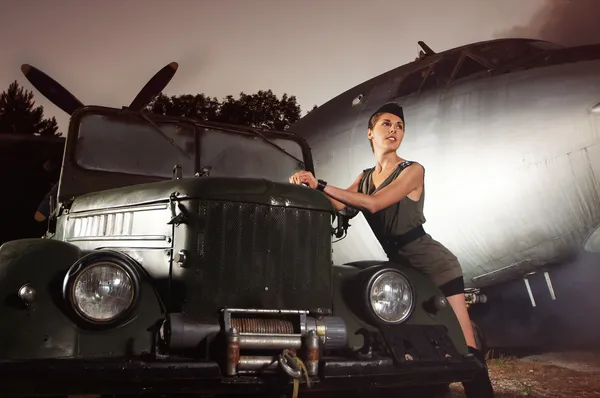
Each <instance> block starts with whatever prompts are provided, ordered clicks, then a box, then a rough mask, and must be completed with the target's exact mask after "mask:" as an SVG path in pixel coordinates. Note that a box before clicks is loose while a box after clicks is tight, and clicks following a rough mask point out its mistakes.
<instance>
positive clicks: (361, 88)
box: [289, 38, 600, 332]
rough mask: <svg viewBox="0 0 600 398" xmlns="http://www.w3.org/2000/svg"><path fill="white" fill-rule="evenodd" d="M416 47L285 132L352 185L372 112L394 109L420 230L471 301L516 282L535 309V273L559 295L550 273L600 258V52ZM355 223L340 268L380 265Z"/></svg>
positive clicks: (340, 248) (320, 168)
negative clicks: (451, 261)
mask: <svg viewBox="0 0 600 398" xmlns="http://www.w3.org/2000/svg"><path fill="white" fill-rule="evenodd" d="M418 44H419V45H420V47H421V49H422V50H421V51H420V52H419V56H418V57H417V58H416V59H415V60H414V61H413V62H410V63H407V64H405V65H401V66H399V67H397V68H394V69H392V70H389V71H387V72H385V73H383V74H381V75H379V76H376V77H373V78H371V79H369V80H367V81H364V82H362V83H359V84H357V85H356V86H354V87H352V88H350V89H348V90H346V91H344V92H342V93H341V94H339V95H337V96H335V97H333V98H331V99H330V100H328V101H327V102H325V103H324V104H322V105H321V106H319V107H318V108H316V109H315V110H313V111H311V112H309V113H308V114H307V115H305V116H304V117H302V118H301V119H300V120H299V121H298V122H296V123H295V124H294V125H292V126H291V127H290V128H289V131H290V132H293V133H296V134H298V135H301V136H302V137H304V138H305V139H306V140H307V141H308V143H309V145H310V147H311V149H312V153H313V159H314V163H315V173H316V178H320V179H324V180H326V181H328V184H331V185H333V186H336V187H339V188H346V187H348V186H350V185H351V184H352V182H353V181H354V180H355V179H356V178H357V177H358V175H359V174H360V173H361V172H362V170H364V169H367V168H370V167H372V166H374V165H375V159H374V157H373V153H372V151H371V148H370V146H369V143H368V140H367V122H368V118H369V116H370V115H371V114H372V113H373V112H374V111H375V110H376V109H377V108H378V107H379V106H381V105H383V104H384V103H387V102H397V103H399V104H401V105H402V107H403V108H404V115H405V118H406V127H405V130H406V131H405V136H404V139H403V142H402V144H401V147H400V149H399V151H398V154H399V155H400V156H401V157H403V158H405V159H409V160H416V161H418V162H419V163H421V164H422V165H423V166H424V168H425V209H424V211H425V217H426V219H427V222H426V223H425V225H424V227H425V230H426V232H428V233H430V234H431V235H432V237H433V238H434V239H436V240H438V241H440V242H441V243H443V244H444V245H445V246H446V247H448V248H449V249H450V250H451V251H452V252H453V253H454V254H455V255H456V256H457V257H458V259H459V261H460V263H461V265H462V267H463V272H464V279H465V286H466V292H467V300H468V302H469V304H474V303H477V302H479V303H484V302H486V300H487V302H488V305H490V306H492V307H493V304H492V303H490V300H491V297H490V295H489V294H485V291H486V288H487V289H488V291H491V290H490V289H491V288H492V287H494V286H499V285H502V284H504V285H506V284H508V283H513V284H514V283H517V284H518V286H519V287H520V288H522V289H523V291H527V296H528V297H529V300H528V301H530V303H531V304H530V308H533V307H535V306H536V305H537V306H538V307H541V304H540V300H541V299H540V298H537V303H536V297H534V295H533V292H532V286H531V284H530V283H529V282H530V279H531V278H533V275H538V276H539V275H543V277H544V279H545V285H546V286H545V288H546V289H547V291H546V293H543V292H542V293H541V294H544V295H546V296H547V295H549V296H550V297H551V300H555V299H556V297H555V293H556V292H555V290H554V289H555V287H556V286H555V284H556V282H555V283H554V284H553V280H552V279H553V278H551V277H550V274H551V272H550V271H549V270H550V268H551V266H552V265H557V264H564V263H567V262H569V261H571V259H572V258H574V256H577V253H580V252H581V251H584V252H590V253H598V252H600V200H599V199H600V145H599V137H600V44H598V45H588V46H579V47H563V46H560V45H558V44H555V43H551V42H547V41H541V40H535V39H527V38H506V39H496V40H488V41H481V42H475V43H471V44H467V45H464V46H460V47H456V48H452V49H449V50H446V51H442V52H437V53H436V52H435V51H433V50H432V49H431V48H430V47H429V46H428V45H426V44H425V43H424V42H422V41H420V42H418ZM350 224H351V226H350V228H349V229H348V232H347V235H346V236H344V237H343V238H342V239H341V240H339V241H337V242H335V243H334V246H333V247H334V252H333V255H334V262H335V263H336V264H346V263H351V262H356V261H364V260H367V259H368V260H380V259H386V258H387V257H386V255H385V253H384V251H383V250H382V248H381V245H380V244H379V243H378V241H377V240H376V238H375V236H374V235H373V233H372V231H371V229H370V227H369V225H368V224H367V223H366V220H365V219H364V217H363V216H362V215H360V214H359V215H358V216H357V217H355V218H354V219H352V220H350ZM553 272H554V271H553ZM555 273H556V272H555ZM539 277H541V276H539ZM523 281H524V282H523ZM538 290H539V289H538ZM512 292H513V293H511V294H517V293H514V292H515V290H514V289H513V290H512ZM502 294H504V295H505V296H504V301H506V302H508V300H509V299H508V298H507V297H506V293H498V294H497V295H496V296H497V297H501V296H502ZM525 304H526V305H525V306H526V307H527V302H526V301H525ZM506 311H507V314H509V313H512V314H514V312H513V311H515V310H514V309H510V310H506ZM514 318H516V316H515V317H513V318H511V315H505V318H504V320H505V321H506V322H509V321H512V319H514ZM525 319H529V318H528V317H525ZM542 324H543V322H541V321H540V322H539V323H538V325H537V326H538V327H541V325H542ZM496 326H497V325H495V326H494V327H496ZM488 329H489V328H488ZM492 332H493V331H492Z"/></svg>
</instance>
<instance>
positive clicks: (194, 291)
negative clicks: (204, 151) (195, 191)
mask: <svg viewBox="0 0 600 398" xmlns="http://www.w3.org/2000/svg"><path fill="white" fill-rule="evenodd" d="M197 214H198V215H199V216H200V221H199V225H198V230H197V232H194V233H195V234H197V235H196V239H195V243H196V248H195V250H196V258H197V260H196V265H195V266H194V267H192V269H190V273H189V274H188V275H187V276H186V277H185V278H184V285H185V296H186V297H185V300H184V304H183V312H185V313H186V314H187V315H188V316H190V317H192V318H204V317H206V316H209V317H210V316H211V315H216V314H218V311H219V309H221V308H223V307H230V308H231V307H241V308H283V309H310V308H317V307H322V308H331V272H332V271H331V215H330V214H329V213H326V212H321V211H315V210H306V209H300V208H293V207H283V206H268V205H263V204H256V203H243V202H228V201H200V203H199V209H198V213H197Z"/></svg>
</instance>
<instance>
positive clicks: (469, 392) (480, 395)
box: [462, 347, 494, 398]
mask: <svg viewBox="0 0 600 398" xmlns="http://www.w3.org/2000/svg"><path fill="white" fill-rule="evenodd" d="M469 352H470V353H471V354H473V355H474V356H475V358H477V360H479V361H481V362H482V363H483V365H484V369H483V370H481V371H480V372H479V373H478V374H477V375H475V378H474V379H473V380H472V381H468V382H464V383H462V384H463V387H464V389H465V395H466V396H467V398H492V397H493V396H494V389H493V388H492V382H491V380H490V375H489V374H488V368H487V365H486V362H485V357H484V356H483V354H482V353H481V351H479V350H477V349H475V348H473V347H469Z"/></svg>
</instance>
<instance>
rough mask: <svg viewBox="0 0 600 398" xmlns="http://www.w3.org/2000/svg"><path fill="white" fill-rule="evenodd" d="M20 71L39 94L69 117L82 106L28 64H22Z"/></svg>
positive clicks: (46, 76) (62, 88)
mask: <svg viewBox="0 0 600 398" xmlns="http://www.w3.org/2000/svg"><path fill="white" fill-rule="evenodd" d="M21 71H22V72H23V74H24V75H25V77H26V78H27V80H29V82H30V83H31V84H32V85H33V86H34V87H35V88H37V89H38V91H39V92H40V93H42V94H43V95H44V96H45V97H46V98H48V100H50V101H51V102H52V103H53V104H54V105H56V106H58V107H59V108H60V109H62V110H63V111H65V112H67V113H68V114H69V115H71V114H73V112H75V111H76V110H77V109H79V108H81V107H83V106H84V105H83V104H82V103H81V101H79V100H78V99H77V98H76V97H75V96H74V95H73V94H71V93H70V92H69V90H67V89H66V88H64V87H63V86H61V85H60V84H59V83H58V82H57V81H56V80H54V79H52V78H51V77H50V76H48V75H47V74H45V73H44V72H42V71H41V70H39V69H37V68H35V67H33V66H31V65H29V64H23V65H21Z"/></svg>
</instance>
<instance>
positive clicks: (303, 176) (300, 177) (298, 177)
mask: <svg viewBox="0 0 600 398" xmlns="http://www.w3.org/2000/svg"><path fill="white" fill-rule="evenodd" d="M290 182H291V183H293V184H302V183H304V184H306V185H308V186H309V187H311V188H313V189H315V188H317V185H318V182H317V179H316V178H315V176H313V174H312V173H311V172H310V171H299V172H297V173H296V174H294V175H293V176H291V177H290Z"/></svg>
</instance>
